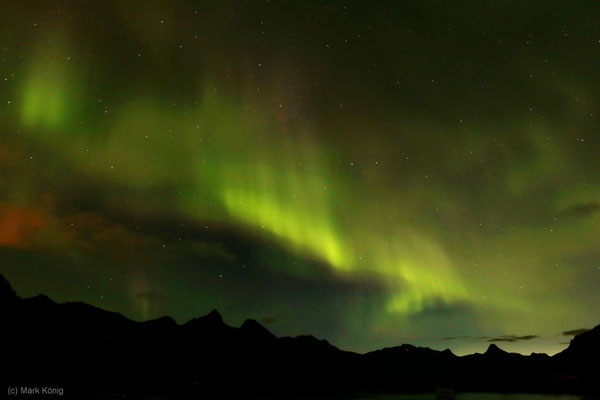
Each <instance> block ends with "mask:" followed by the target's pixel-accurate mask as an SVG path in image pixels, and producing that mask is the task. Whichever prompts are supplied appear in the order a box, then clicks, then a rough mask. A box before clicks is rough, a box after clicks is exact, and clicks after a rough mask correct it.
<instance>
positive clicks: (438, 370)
mask: <svg viewBox="0 0 600 400" xmlns="http://www.w3.org/2000/svg"><path fill="white" fill-rule="evenodd" d="M0 311H1V312H2V318H3V320H4V321H5V322H7V323H8V324H7V325H6V326H8V327H10V329H9V330H8V338H9V342H11V343H13V344H15V345H16V346H12V347H11V348H9V349H8V350H9V351H8V357H7V361H8V363H9V365H11V366H12V367H13V368H12V369H11V373H10V374H9V376H8V377H7V378H8V382H9V383H10V382H13V383H16V382H21V383H24V384H30V383H31V382H37V381H39V380H43V379H48V377H49V376H50V377H53V378H54V379H55V380H57V381H61V382H65V385H67V386H70V387H72V388H75V389H74V390H75V391H77V393H78V396H80V397H85V395H86V394H95V393H96V394H97V393H103V392H105V391H107V390H117V391H119V392H126V393H131V392H139V391H141V392H144V393H148V394H149V393H153V394H154V393H162V394H164V393H172V392H173V391H175V392H177V393H178V396H183V397H184V398H186V397H190V396H191V397H194V396H195V394H197V393H200V392H202V391H204V392H221V391H225V392H228V391H232V390H234V389H233V387H232V386H231V384H230V383H228V382H230V381H231V382H237V383H238V384H239V383H243V384H242V386H241V387H243V388H244V389H243V390H244V392H245V393H281V392H301V393H332V392H335V393H339V392H364V391H369V392H412V391H429V390H435V388H436V387H453V388H455V389H457V390H463V391H466V390H468V391H524V392H549V393H591V392H594V391H595V390H596V389H594V388H595V385H594V384H593V382H594V379H595V377H597V376H600V375H598V374H597V373H598V368H597V366H598V361H600V354H599V353H600V351H599V349H600V325H599V326H597V327H595V328H593V329H591V330H589V331H587V332H584V333H581V334H580V335H577V336H576V337H575V338H574V339H573V340H572V341H571V344H570V345H569V347H568V348H567V349H566V350H564V351H563V352H560V353H558V354H556V355H554V356H552V357H550V356H548V355H546V354H543V355H540V354H533V353H532V354H531V355H529V356H526V355H521V354H517V353H509V352H506V351H504V350H502V349H500V348H499V347H498V346H497V345H496V344H493V343H492V344H490V345H489V347H488V349H487V350H486V352H485V353H483V354H479V353H475V354H470V355H465V356H457V355H455V354H454V353H452V351H450V350H449V349H446V350H443V351H439V350H434V349H430V348H427V347H416V346H413V345H410V344H402V345H400V346H395V347H389V348H384V349H379V350H374V351H371V352H368V353H365V354H359V353H355V352H350V351H344V350H340V349H338V348H337V347H335V346H334V345H332V344H330V343H329V342H328V341H326V340H324V339H318V338H315V337H314V336H311V335H301V336H297V337H276V336H275V335H273V333H271V332H270V331H269V330H268V329H267V328H265V327H264V326H262V325H261V324H260V323H259V322H257V321H256V320H253V319H247V320H245V321H244V323H243V324H242V325H241V326H240V327H239V328H235V327H231V326H229V325H227V324H226V323H225V322H224V321H223V318H222V316H221V314H220V313H219V312H218V311H217V310H212V311H211V312H210V313H208V314H207V315H205V316H201V317H197V318H193V319H191V320H189V321H188V322H186V323H184V324H177V323H176V321H175V320H173V319H172V318H171V317H168V316H163V317H160V318H157V319H153V320H148V321H143V322H137V321H133V320H130V319H128V318H127V317H125V316H123V315H121V314H119V313H116V312H111V311H107V310H103V309H101V308H98V307H94V306H91V305H88V304H85V303H82V302H68V303H56V302H54V301H53V300H51V299H50V298H48V297H47V296H44V295H38V296H35V297H32V298H28V299H21V298H20V297H18V296H17V295H16V293H15V292H14V290H13V289H12V287H11V286H10V283H8V281H7V280H6V279H5V278H4V277H3V276H2V275H0ZM41 355H43V356H45V357H47V358H48V359H52V360H53V359H55V358H62V359H63V360H62V361H59V362H58V365H59V367H60V368H54V369H53V367H54V366H51V365H50V364H45V363H44V362H40V363H39V365H35V366H34V367H33V368H32V366H31V364H30V363H28V362H26V361H27V360H30V359H38V360H42V358H40V356H41ZM167 366H169V367H168V368H167ZM57 371H58V372H57ZM268 377H274V378H276V379H268ZM199 385H200V386H199ZM199 388H201V389H199ZM84 392H85V393H84Z"/></svg>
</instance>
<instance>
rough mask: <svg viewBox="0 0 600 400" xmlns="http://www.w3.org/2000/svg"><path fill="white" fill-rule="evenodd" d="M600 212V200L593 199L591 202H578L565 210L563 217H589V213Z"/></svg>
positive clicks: (561, 214) (562, 213)
mask: <svg viewBox="0 0 600 400" xmlns="http://www.w3.org/2000/svg"><path fill="white" fill-rule="evenodd" d="M597 212H600V202H598V201H592V202H589V203H582V204H576V205H574V206H571V207H569V208H567V209H565V210H563V211H561V213H560V216H561V217H587V216H589V215H592V214H595V213H597Z"/></svg>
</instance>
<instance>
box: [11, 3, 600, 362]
mask: <svg viewBox="0 0 600 400" xmlns="http://www.w3.org/2000/svg"><path fill="white" fill-rule="evenodd" d="M5 3H6V4H4V3H3V4H2V5H1V6H0V21H1V24H2V26H3V29H2V30H1V31H0V44H1V46H0V51H1V57H0V65H1V68H0V79H1V80H0V104H1V106H0V122H1V124H2V125H1V126H2V139H1V141H0V255H1V257H2V263H1V267H0V273H2V274H4V275H5V276H6V277H7V279H8V280H10V281H11V283H12V284H13V286H14V288H15V290H16V291H17V293H19V294H20V295H21V296H32V295H35V294H38V293H45V294H47V295H49V296H50V297H52V298H53V299H55V300H57V301H76V300H82V301H85V302H88V303H90V304H93V305H96V306H99V307H103V308H106V309H109V310H113V311H118V312H121V313H123V314H124V315H126V316H128V317H130V318H133V319H137V320H143V319H148V318H156V317H159V316H162V315H164V314H168V315H171V316H173V317H174V318H175V319H176V320H177V321H178V322H180V323H181V322H185V321H187V320H189V319H190V318H192V317H196V316H199V315H203V314H206V313H208V312H209V311H210V310H211V309H213V308H217V309H218V310H219V311H220V312H221V313H222V315H223V317H224V319H225V321H226V322H227V323H229V324H231V325H235V326H239V325H240V324H241V323H242V322H243V321H244V319H246V318H254V319H257V320H259V321H262V322H263V324H264V325H265V326H266V327H267V328H268V329H269V330H271V331H272V332H274V333H275V334H276V335H280V336H281V335H299V334H313V335H315V336H317V337H319V338H325V339H327V340H328V341H330V342H331V343H333V344H335V345H336V346H338V347H340V348H342V349H347V350H354V351H359V352H364V351H369V350H374V349H377V348H382V347H385V346H393V345H399V344H402V343H411V344H415V345H421V346H429V347H432V348H436V349H444V348H448V347H449V348H451V349H452V350H453V351H454V352H455V353H457V354H464V353H467V352H473V351H482V350H484V349H485V348H486V347H487V346H488V344H489V342H490V341H500V342H503V343H502V347H503V348H505V349H507V350H511V351H518V352H523V353H527V354H529V353H530V352H532V351H535V352H549V353H555V352H557V351H560V350H562V349H563V348H565V347H566V343H565V342H568V340H569V338H570V336H569V334H566V335H563V334H562V333H563V332H567V331H572V330H577V329H582V328H591V327H593V326H595V325H597V324H598V323H600V312H599V311H598V310H600V290H599V289H600V157H599V156H598V155H599V154H600V137H599V132H598V123H597V118H598V116H597V107H598V104H599V100H600V99H598V93H600V80H599V79H598V71H600V24H599V23H598V16H600V5H599V4H596V3H594V2H588V1H575V2H570V3H569V4H565V3H564V2H558V1H531V2H522V1H521V2H517V1H504V2H492V3H493V4H484V3H488V2H480V1H464V2H439V1H408V0H405V1H393V2H392V1H390V2H388V1H381V2H342V1H298V2H291V1H275V0H272V1H268V0H258V1H190V2H180V1H166V0H165V1H146V2H136V1H106V2H78V1H41V0H40V1H35V2H25V4H20V2H5ZM371 3H375V4H371Z"/></svg>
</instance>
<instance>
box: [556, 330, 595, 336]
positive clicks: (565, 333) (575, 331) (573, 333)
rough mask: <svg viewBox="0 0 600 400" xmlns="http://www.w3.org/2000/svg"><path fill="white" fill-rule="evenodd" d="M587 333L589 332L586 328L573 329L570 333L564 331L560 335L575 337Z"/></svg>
mask: <svg viewBox="0 0 600 400" xmlns="http://www.w3.org/2000/svg"><path fill="white" fill-rule="evenodd" d="M587 331H589V329H587V328H580V329H573V330H572V331H564V332H563V333H562V335H563V336H577V335H579V334H580V333H583V332H587Z"/></svg>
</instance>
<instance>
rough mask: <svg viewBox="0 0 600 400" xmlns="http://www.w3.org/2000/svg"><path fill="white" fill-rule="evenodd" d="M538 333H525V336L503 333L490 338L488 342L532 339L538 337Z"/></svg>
mask: <svg viewBox="0 0 600 400" xmlns="http://www.w3.org/2000/svg"><path fill="white" fill-rule="evenodd" d="M538 337H539V336H538V335H525V336H516V335H502V336H500V337H496V338H491V339H488V342H518V341H521V340H531V339H536V338H538Z"/></svg>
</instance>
